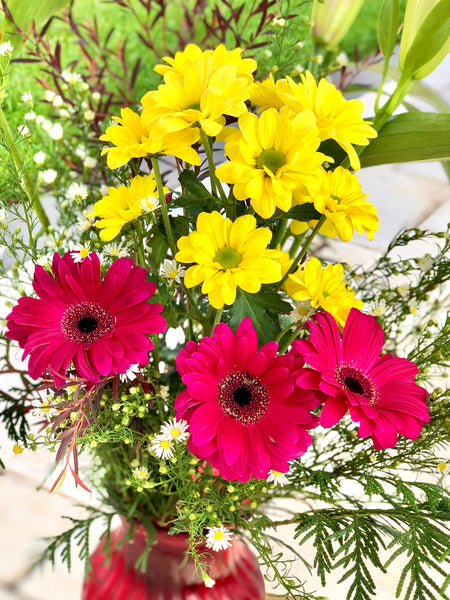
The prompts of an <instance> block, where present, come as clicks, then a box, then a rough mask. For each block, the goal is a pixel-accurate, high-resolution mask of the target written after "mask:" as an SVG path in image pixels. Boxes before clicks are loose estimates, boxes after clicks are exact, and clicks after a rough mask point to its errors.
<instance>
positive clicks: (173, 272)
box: [161, 260, 186, 283]
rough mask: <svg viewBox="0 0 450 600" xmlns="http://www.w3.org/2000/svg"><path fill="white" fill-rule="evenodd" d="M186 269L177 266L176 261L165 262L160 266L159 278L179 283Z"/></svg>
mask: <svg viewBox="0 0 450 600" xmlns="http://www.w3.org/2000/svg"><path fill="white" fill-rule="evenodd" d="M185 273H186V269H185V268H184V267H182V266H181V265H179V264H178V263H177V261H176V260H165V261H164V262H163V264H162V265H161V277H165V278H166V279H168V280H169V281H175V283H181V278H182V277H184V274H185Z"/></svg>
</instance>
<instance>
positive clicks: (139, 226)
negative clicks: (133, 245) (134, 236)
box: [136, 220, 147, 269]
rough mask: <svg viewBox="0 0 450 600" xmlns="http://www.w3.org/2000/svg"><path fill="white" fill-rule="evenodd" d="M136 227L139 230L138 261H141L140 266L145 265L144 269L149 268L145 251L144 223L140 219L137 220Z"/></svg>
mask: <svg viewBox="0 0 450 600" xmlns="http://www.w3.org/2000/svg"><path fill="white" fill-rule="evenodd" d="M136 229H137V231H138V234H139V235H138V237H139V239H138V245H137V256H138V262H139V266H141V267H143V268H144V269H146V268H147V265H146V264H145V252H144V230H143V227H142V223H141V222H140V221H139V220H138V221H137V222H136Z"/></svg>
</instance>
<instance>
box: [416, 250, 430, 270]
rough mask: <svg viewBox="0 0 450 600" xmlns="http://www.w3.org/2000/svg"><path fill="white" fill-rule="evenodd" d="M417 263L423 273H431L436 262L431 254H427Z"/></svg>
mask: <svg viewBox="0 0 450 600" xmlns="http://www.w3.org/2000/svg"><path fill="white" fill-rule="evenodd" d="M416 262H417V266H418V267H419V269H420V270H421V271H429V270H430V269H431V267H432V266H433V262H434V260H433V257H432V256H431V254H429V253H428V252H427V253H426V254H425V255H424V256H421V257H420V258H418V259H417V261H416Z"/></svg>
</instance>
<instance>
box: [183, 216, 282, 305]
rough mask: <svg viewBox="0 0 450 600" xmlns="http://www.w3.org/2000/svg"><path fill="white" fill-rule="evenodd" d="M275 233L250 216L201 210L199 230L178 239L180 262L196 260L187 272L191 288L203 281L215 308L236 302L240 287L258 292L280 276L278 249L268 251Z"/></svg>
mask: <svg viewBox="0 0 450 600" xmlns="http://www.w3.org/2000/svg"><path fill="white" fill-rule="evenodd" d="M271 237H272V232H271V231H270V230H269V229H265V228H262V227H261V228H259V229H257V228H256V219H255V218H254V217H253V216H251V215H244V216H242V217H238V218H237V219H236V221H234V222H233V221H231V220H230V219H227V218H225V217H222V215H221V214H220V213H218V212H216V211H214V212H212V213H200V215H199V216H198V219H197V230H196V231H194V232H192V233H190V234H189V235H188V236H183V237H181V238H180V239H179V240H178V248H179V252H177V254H176V256H175V259H176V260H177V261H179V262H186V263H191V262H193V263H196V264H195V265H193V266H191V267H189V269H188V270H187V271H186V275H185V278H184V283H185V285H186V286H187V287H188V288H191V287H194V286H196V285H199V284H200V283H202V292H203V293H204V294H208V300H209V302H210V304H211V305H212V306H213V307H214V308H222V306H223V305H224V304H233V302H234V301H235V299H236V290H237V288H238V287H239V288H241V289H243V290H244V291H245V292H249V293H250V294H256V293H257V292H259V290H260V289H261V284H263V283H275V282H276V281H279V280H280V279H281V266H280V263H279V261H278V260H277V254H278V253H277V251H275V250H268V249H267V245H268V243H269V242H270V239H271Z"/></svg>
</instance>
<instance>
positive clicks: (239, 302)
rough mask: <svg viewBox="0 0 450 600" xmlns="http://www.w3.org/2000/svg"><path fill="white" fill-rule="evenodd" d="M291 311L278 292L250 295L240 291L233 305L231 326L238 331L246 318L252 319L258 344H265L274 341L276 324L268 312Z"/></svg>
mask: <svg viewBox="0 0 450 600" xmlns="http://www.w3.org/2000/svg"><path fill="white" fill-rule="evenodd" d="M290 309H291V307H290V305H289V304H288V303H287V302H284V301H283V300H281V298H280V297H279V296H278V294H277V293H276V292H265V291H263V292H259V293H258V294H248V293H247V292H244V291H242V290H238V294H237V298H236V300H235V302H234V304H233V310H232V317H231V320H230V326H231V327H232V328H233V329H237V327H238V326H239V323H240V322H241V321H242V319H245V317H250V319H251V321H252V324H253V327H254V328H255V331H256V334H257V336H258V342H259V343H260V344H265V343H266V342H270V341H272V340H273V339H274V331H275V323H274V321H273V320H272V319H271V318H270V317H269V315H268V312H269V311H272V312H276V313H279V312H288V311H289V310H290Z"/></svg>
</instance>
